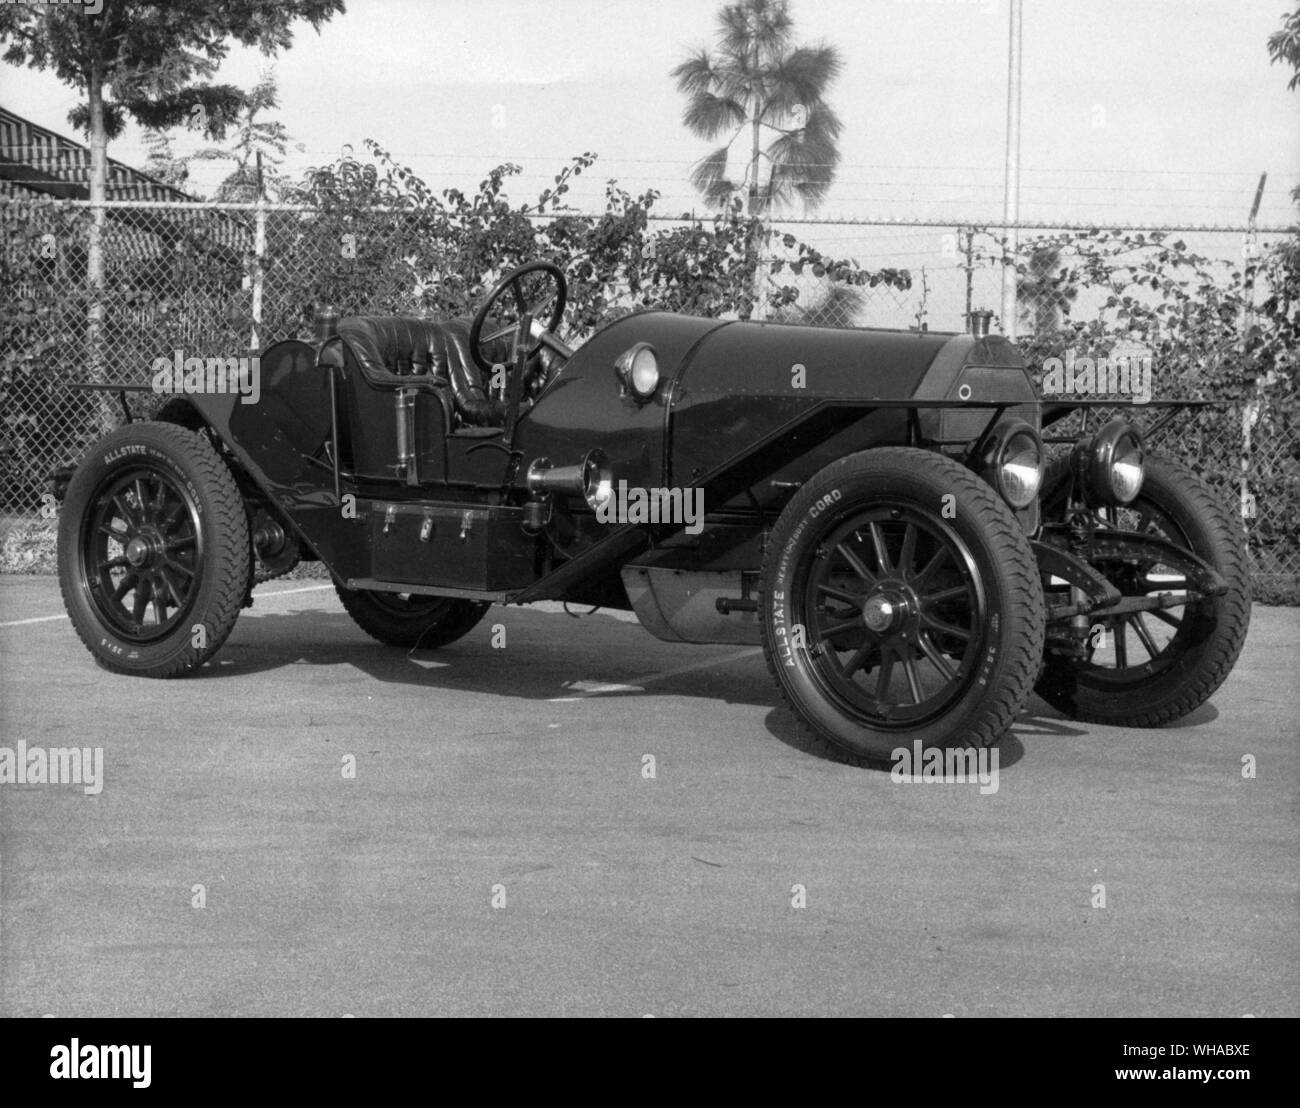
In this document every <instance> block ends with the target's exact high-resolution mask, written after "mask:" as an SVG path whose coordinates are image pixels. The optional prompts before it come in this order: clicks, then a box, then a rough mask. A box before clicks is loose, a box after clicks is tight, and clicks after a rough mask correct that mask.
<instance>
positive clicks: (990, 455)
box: [982, 419, 1043, 511]
mask: <svg viewBox="0 0 1300 1108" xmlns="http://www.w3.org/2000/svg"><path fill="white" fill-rule="evenodd" d="M991 439H992V443H993V446H992V448H991V450H990V451H989V452H987V453H985V454H984V464H983V467H982V471H983V473H984V476H985V479H986V480H988V481H989V482H990V484H992V485H993V486H994V487H995V488H996V489H997V490H998V492H999V493H1000V494H1001V496H1002V499H1003V500H1005V501H1006V502H1007V503H1008V504H1010V505H1011V507H1012V508H1014V509H1015V510H1016V511H1021V510H1022V509H1024V508H1028V507H1029V505H1030V504H1032V503H1033V502H1034V500H1035V499H1036V498H1037V496H1038V490H1039V486H1040V485H1041V483H1042V478H1043V444H1042V441H1041V440H1040V439H1039V437H1038V435H1037V434H1036V433H1035V431H1034V429H1033V428H1032V427H1030V426H1029V424H1028V423H1025V422H1024V420H1020V419H1013V420H1008V421H1007V422H1005V423H1003V424H1000V425H999V426H997V427H995V428H994V429H993V434H992V436H991Z"/></svg>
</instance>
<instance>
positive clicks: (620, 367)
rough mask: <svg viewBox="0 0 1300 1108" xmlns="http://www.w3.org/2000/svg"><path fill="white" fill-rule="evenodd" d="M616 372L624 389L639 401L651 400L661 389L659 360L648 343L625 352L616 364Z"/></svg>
mask: <svg viewBox="0 0 1300 1108" xmlns="http://www.w3.org/2000/svg"><path fill="white" fill-rule="evenodd" d="M614 370H615V372H616V373H617V374H618V379H619V380H620V381H622V382H623V387H624V388H625V389H627V390H628V391H629V392H630V393H631V394H632V395H633V396H635V397H636V398H637V400H640V401H646V400H649V399H650V397H652V396H654V394H655V389H657V388H658V387H659V359H658V358H657V357H655V351H654V347H653V346H651V345H650V344H649V343H648V342H639V343H637V344H636V345H635V346H633V347H632V348H631V349H629V350H625V351H623V353H622V354H620V355H619V357H618V361H616V362H615V363H614Z"/></svg>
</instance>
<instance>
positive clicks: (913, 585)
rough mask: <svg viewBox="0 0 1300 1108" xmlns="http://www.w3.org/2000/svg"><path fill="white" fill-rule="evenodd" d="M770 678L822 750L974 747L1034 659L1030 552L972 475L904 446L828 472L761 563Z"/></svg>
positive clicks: (1037, 610) (1036, 602)
mask: <svg viewBox="0 0 1300 1108" xmlns="http://www.w3.org/2000/svg"><path fill="white" fill-rule="evenodd" d="M760 610H761V612H762V627H763V648H764V653H765V655H766V657H767V664H768V668H769V669H770V670H771V671H772V674H773V676H774V677H775V678H776V681H777V684H778V686H779V687H780V689H781V691H782V693H783V694H784V696H785V698H786V700H787V702H788V703H789V704H790V706H791V708H792V709H793V710H794V712H795V714H796V716H797V717H798V718H799V719H800V720H801V721H802V722H803V723H804V724H806V726H807V727H808V728H809V729H810V731H811V732H812V735H813V737H814V742H815V743H817V744H819V745H820V746H821V747H822V749H823V750H824V751H825V752H827V753H832V754H838V755H839V756H841V757H842V758H844V759H846V760H849V761H853V762H856V763H858V764H870V763H880V762H884V761H887V760H888V759H889V758H890V757H891V755H892V753H893V752H894V751H895V750H896V749H898V748H904V749H908V748H910V747H911V746H912V744H913V743H915V742H918V741H919V742H920V743H921V744H922V746H923V747H931V746H968V747H976V748H979V747H984V746H988V745H991V744H992V743H995V742H997V741H998V740H999V739H1000V738H1001V736H1002V735H1003V734H1004V733H1005V732H1006V730H1007V728H1008V727H1009V726H1010V725H1011V723H1012V721H1013V720H1014V719H1015V718H1016V716H1017V714H1018V713H1019V712H1020V711H1021V709H1022V708H1023V707H1024V705H1025V702H1026V700H1027V698H1028V696H1029V692H1030V689H1031V687H1032V685H1033V681H1034V675H1035V673H1036V672H1037V669H1038V662H1039V658H1040V656H1041V654H1042V648H1043V633H1044V608H1043V595H1042V589H1041V585H1040V582H1039V579H1038V570H1037V566H1036V564H1035V560H1034V556H1033V552H1032V550H1031V548H1030V546H1029V543H1028V540H1027V539H1026V538H1025V535H1024V533H1023V531H1022V530H1021V528H1020V526H1019V524H1018V523H1017V521H1016V518H1015V516H1014V515H1013V514H1012V512H1011V510H1010V509H1009V508H1008V507H1007V506H1006V505H1005V504H1004V503H1003V502H1002V501H1001V500H1000V499H999V498H998V497H997V495H996V494H995V493H994V491H993V490H992V489H991V488H990V487H989V486H988V485H987V484H986V483H985V482H983V481H981V480H980V479H979V478H977V477H976V476H974V475H973V474H972V473H971V472H970V471H969V470H967V469H965V468H963V467H962V466H961V465H959V464H958V463H957V462H955V461H953V460H952V459H950V458H947V457H945V456H943V455H941V454H936V453H932V452H930V451H925V450H916V449H910V448H889V449H881V450H872V451H867V452H865V453H862V454H855V455H852V456H851V457H848V458H844V459H842V460H841V461H838V462H835V463H834V464H832V465H830V466H827V467H826V468H825V469H824V470H822V471H821V472H820V473H818V474H817V475H816V476H815V477H813V478H812V480H810V481H809V482H807V483H806V484H805V485H804V486H803V488H801V489H800V490H799V492H798V493H796V494H795V496H794V497H793V498H792V499H791V501H790V503H789V504H788V505H787V506H786V508H785V510H784V511H783V512H782V513H781V517H780V519H779V520H778V521H777V524H776V527H775V528H774V529H773V532H772V535H771V538H770V540H769V542H768V544H767V552H766V555H765V557H764V565H763V574H762V583H761V603H760Z"/></svg>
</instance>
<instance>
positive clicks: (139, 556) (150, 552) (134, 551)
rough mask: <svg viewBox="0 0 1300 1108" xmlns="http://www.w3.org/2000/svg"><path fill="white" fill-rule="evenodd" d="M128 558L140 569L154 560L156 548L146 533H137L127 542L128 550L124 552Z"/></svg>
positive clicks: (133, 565)
mask: <svg viewBox="0 0 1300 1108" xmlns="http://www.w3.org/2000/svg"><path fill="white" fill-rule="evenodd" d="M123 553H124V554H125V555H126V560H127V561H128V562H130V563H131V565H132V567H134V568H136V569H139V568H140V566H142V565H144V564H145V563H146V562H148V561H150V560H152V558H153V556H154V553H155V548H154V544H153V543H152V542H150V541H149V538H148V536H146V535H136V536H135V538H133V539H132V540H131V541H130V542H128V543H127V544H126V550H125V551H124V552H123Z"/></svg>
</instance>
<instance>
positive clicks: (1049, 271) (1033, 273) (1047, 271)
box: [1016, 244, 1079, 335]
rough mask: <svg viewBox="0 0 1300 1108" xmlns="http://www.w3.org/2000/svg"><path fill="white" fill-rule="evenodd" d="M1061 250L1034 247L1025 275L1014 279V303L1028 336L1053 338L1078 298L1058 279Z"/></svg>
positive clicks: (1055, 247)
mask: <svg viewBox="0 0 1300 1108" xmlns="http://www.w3.org/2000/svg"><path fill="white" fill-rule="evenodd" d="M1061 261H1062V259H1061V248H1060V247H1059V246H1056V245H1054V244H1046V245H1038V246H1034V247H1033V248H1032V249H1031V250H1030V251H1029V255H1028V258H1027V260H1026V262H1025V268H1024V272H1022V273H1021V274H1020V275H1019V276H1018V277H1017V278H1016V303H1017V305H1018V306H1019V309H1020V313H1019V314H1020V322H1021V323H1022V324H1023V325H1025V326H1027V327H1028V328H1029V330H1030V333H1031V334H1034V335H1052V334H1055V333H1056V332H1057V331H1058V330H1059V329H1060V327H1061V320H1062V317H1063V316H1064V315H1066V314H1067V313H1068V312H1069V310H1070V305H1071V304H1073V303H1074V299H1075V297H1076V296H1078V295H1079V293H1078V290H1077V289H1075V288H1073V287H1071V286H1070V285H1069V284H1067V283H1065V282H1063V281H1062V280H1061V276H1060V274H1061Z"/></svg>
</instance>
